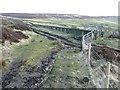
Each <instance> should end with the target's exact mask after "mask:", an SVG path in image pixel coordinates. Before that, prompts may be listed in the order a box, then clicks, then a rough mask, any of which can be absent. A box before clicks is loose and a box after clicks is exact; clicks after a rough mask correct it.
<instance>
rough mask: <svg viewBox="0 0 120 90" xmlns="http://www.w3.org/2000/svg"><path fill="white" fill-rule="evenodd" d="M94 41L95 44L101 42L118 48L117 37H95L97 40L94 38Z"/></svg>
mask: <svg viewBox="0 0 120 90" xmlns="http://www.w3.org/2000/svg"><path fill="white" fill-rule="evenodd" d="M94 43H96V44H103V45H108V46H110V47H113V48H118V43H119V40H118V39H112V38H111V39H110V38H97V40H94Z"/></svg>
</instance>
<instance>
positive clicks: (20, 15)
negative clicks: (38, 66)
mask: <svg viewBox="0 0 120 90" xmlns="http://www.w3.org/2000/svg"><path fill="white" fill-rule="evenodd" d="M2 15H3V16H10V17H17V18H50V17H54V18H83V19H84V18H116V17H117V16H83V15H79V14H44V13H2Z"/></svg>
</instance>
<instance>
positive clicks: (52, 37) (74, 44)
mask: <svg viewBox="0 0 120 90" xmlns="http://www.w3.org/2000/svg"><path fill="white" fill-rule="evenodd" d="M32 30H33V31H34V32H35V33H37V34H40V35H42V36H45V37H47V38H49V39H52V40H58V39H59V40H61V42H62V43H64V44H65V45H68V46H71V47H78V48H80V43H75V42H72V41H70V40H68V39H66V38H64V37H62V36H59V35H56V34H51V33H48V32H45V31H42V30H37V29H34V28H33V29H32Z"/></svg>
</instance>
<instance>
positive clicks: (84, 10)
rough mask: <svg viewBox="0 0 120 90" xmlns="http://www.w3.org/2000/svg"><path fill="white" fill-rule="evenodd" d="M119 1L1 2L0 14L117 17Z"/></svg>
mask: <svg viewBox="0 0 120 90" xmlns="http://www.w3.org/2000/svg"><path fill="white" fill-rule="evenodd" d="M118 1H119V0H1V1H0V13H60V14H80V15H89V16H114V15H115V16H117V15H118Z"/></svg>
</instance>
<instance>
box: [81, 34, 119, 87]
mask: <svg viewBox="0 0 120 90" xmlns="http://www.w3.org/2000/svg"><path fill="white" fill-rule="evenodd" d="M92 38H93V36H92V32H91V33H88V34H86V35H83V40H82V45H83V46H82V48H83V55H84V57H85V59H86V63H87V65H88V67H89V73H90V76H91V81H92V82H93V83H94V85H95V86H96V88H118V83H119V80H118V66H116V65H114V64H112V63H110V62H109V61H107V60H105V58H104V57H103V56H102V55H99V53H98V52H97V51H96V50H95V49H94V48H92V47H91V42H92ZM86 47H87V48H86Z"/></svg>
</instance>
